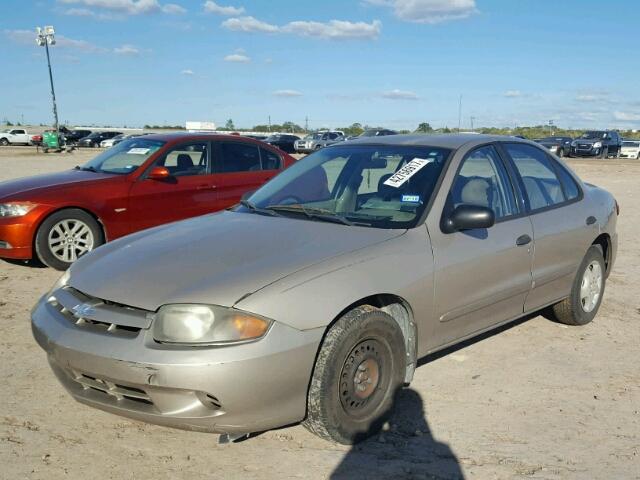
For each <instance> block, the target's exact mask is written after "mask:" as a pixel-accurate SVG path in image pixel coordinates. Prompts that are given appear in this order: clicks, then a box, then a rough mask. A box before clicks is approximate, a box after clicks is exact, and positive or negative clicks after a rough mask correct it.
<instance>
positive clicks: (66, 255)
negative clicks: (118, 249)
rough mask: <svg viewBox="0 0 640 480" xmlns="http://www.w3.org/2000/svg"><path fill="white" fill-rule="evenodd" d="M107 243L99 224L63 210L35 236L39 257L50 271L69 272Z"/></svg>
mask: <svg viewBox="0 0 640 480" xmlns="http://www.w3.org/2000/svg"><path fill="white" fill-rule="evenodd" d="M103 243H104V235H103V233H102V229H101V228H100V225H98V222H96V220H95V219H94V218H93V217H92V216H91V215H89V214H88V213H87V212H85V211H83V210H79V209H75V208H73V209H68V210H61V211H59V212H56V213H54V214H52V215H51V216H49V217H48V218H47V219H46V220H45V221H44V222H42V225H41V226H40V228H39V229H38V233H37V234H36V241H35V244H36V253H37V254H38V258H39V259H40V260H41V261H42V263H44V264H45V265H47V266H48V267H51V268H55V269H56V270H66V269H67V268H69V267H70V266H71V264H72V263H73V262H75V261H76V260H77V259H78V258H80V257H81V256H82V255H84V254H85V253H88V252H90V251H91V250H93V249H94V248H97V247H99V246H100V245H102V244H103Z"/></svg>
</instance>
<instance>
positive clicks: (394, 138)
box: [329, 133, 535, 149]
mask: <svg viewBox="0 0 640 480" xmlns="http://www.w3.org/2000/svg"><path fill="white" fill-rule="evenodd" d="M500 141H502V142H504V141H509V142H520V143H531V144H533V145H535V143H534V142H531V141H529V140H525V139H521V138H517V137H511V136H508V135H484V134H479V135H478V134H472V133H453V134H449V133H446V134H434V135H387V136H383V137H365V138H356V139H354V140H350V141H349V145H404V146H420V147H439V148H449V149H458V148H460V147H462V146H463V145H466V144H484V143H490V142H500ZM340 145H343V144H342V143H337V144H334V145H332V146H330V147H329V148H335V147H338V146H340Z"/></svg>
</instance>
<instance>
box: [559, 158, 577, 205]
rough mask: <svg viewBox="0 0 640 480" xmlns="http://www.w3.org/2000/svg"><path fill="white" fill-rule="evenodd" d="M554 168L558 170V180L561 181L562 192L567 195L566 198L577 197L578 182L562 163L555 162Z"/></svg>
mask: <svg viewBox="0 0 640 480" xmlns="http://www.w3.org/2000/svg"><path fill="white" fill-rule="evenodd" d="M556 169H557V171H558V176H559V177H560V182H562V188H563V189H564V194H565V196H566V197H567V200H573V199H574V198H578V196H579V195H580V190H579V189H578V184H577V183H576V181H575V180H574V179H573V177H572V176H571V175H570V174H569V172H567V170H566V169H565V168H564V167H563V166H562V165H557V164H556Z"/></svg>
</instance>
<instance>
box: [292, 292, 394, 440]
mask: <svg viewBox="0 0 640 480" xmlns="http://www.w3.org/2000/svg"><path fill="white" fill-rule="evenodd" d="M405 369H406V359H405V343H404V337H403V335H402V331H401V330H400V327H399V326H398V324H397V323H396V321H395V320H394V319H393V318H392V317H391V316H389V315H388V314H386V313H385V312H383V311H382V310H379V309H377V308H374V307H372V306H369V305H363V306H361V307H357V308H355V309H354V310H352V311H350V312H348V313H347V314H345V315H344V316H343V317H342V318H340V319H339V320H338V321H337V322H336V323H335V324H334V325H333V326H332V327H331V328H330V329H329V331H328V332H327V334H326V336H325V339H324V341H323V343H322V347H321V348H320V352H319V353H318V358H317V360H316V365H315V368H314V371H313V376H312V379H311V385H310V387H309V393H308V397H307V418H306V419H305V420H304V422H303V425H304V426H305V427H306V428H307V429H308V430H309V431H311V432H312V433H315V434H316V435H318V436H319V437H322V438H324V439H326V440H329V441H334V442H338V443H342V444H345V445H351V444H354V443H357V442H359V441H361V440H364V439H365V438H367V437H369V436H371V435H374V434H375V433H377V432H379V431H380V430H381V429H382V426H383V424H384V422H385V421H386V419H387V418H388V417H389V415H390V414H391V409H392V407H393V399H394V396H395V393H396V392H397V390H398V389H399V388H401V386H402V384H403V381H404V374H405Z"/></svg>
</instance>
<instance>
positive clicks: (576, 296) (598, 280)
mask: <svg viewBox="0 0 640 480" xmlns="http://www.w3.org/2000/svg"><path fill="white" fill-rule="evenodd" d="M605 271H606V270H605V264H604V257H603V256H602V250H601V248H600V247H599V246H597V245H592V246H591V247H590V248H589V250H587V254H586V255H585V256H584V259H583V260H582V263H581V264H580V268H579V269H578V273H577V275H576V278H575V280H574V281H573V286H572V288H571V294H570V295H569V297H567V298H565V299H564V300H563V301H561V302H560V303H556V304H555V305H554V306H553V307H552V308H551V313H552V317H553V319H554V320H557V321H558V322H560V323H564V324H566V325H586V324H587V323H589V322H591V320H593V318H594V317H595V316H596V313H598V309H599V308H600V304H601V303H602V297H603V295H604V286H605Z"/></svg>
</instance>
